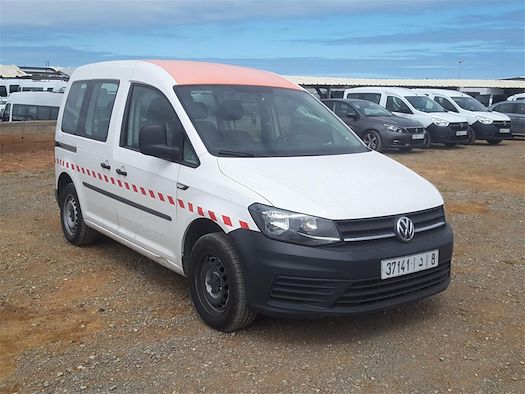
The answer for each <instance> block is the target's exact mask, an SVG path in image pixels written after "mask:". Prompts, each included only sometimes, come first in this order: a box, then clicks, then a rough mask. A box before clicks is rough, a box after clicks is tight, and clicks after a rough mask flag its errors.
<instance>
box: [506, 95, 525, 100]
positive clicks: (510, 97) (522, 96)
mask: <svg viewBox="0 0 525 394" xmlns="http://www.w3.org/2000/svg"><path fill="white" fill-rule="evenodd" d="M523 100H525V93H516V94H513V95H512V96H509V97H508V98H507V101H523Z"/></svg>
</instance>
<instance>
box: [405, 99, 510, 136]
mask: <svg viewBox="0 0 525 394" xmlns="http://www.w3.org/2000/svg"><path fill="white" fill-rule="evenodd" d="M415 90H416V91H417V92H419V93H422V94H425V95H427V96H428V97H430V98H431V99H432V100H434V101H435V102H437V103H438V104H440V105H441V106H442V107H443V108H445V109H446V110H447V111H450V112H454V113H457V114H460V115H462V116H464V117H465V118H466V119H467V121H468V124H469V126H470V128H471V129H470V130H469V137H470V138H469V143H471V144H472V143H474V141H476V139H478V140H487V142H488V143H489V144H491V145H497V144H499V143H500V142H501V141H502V140H507V139H512V134H511V132H510V130H511V129H510V126H511V120H510V118H509V117H508V116H507V115H505V114H500V113H498V112H492V111H490V110H489V109H487V108H486V107H485V106H484V105H483V104H481V103H480V102H479V101H478V100H476V99H475V98H473V97H472V96H469V95H468V94H466V93H461V92H458V91H456V90H445V89H415Z"/></svg>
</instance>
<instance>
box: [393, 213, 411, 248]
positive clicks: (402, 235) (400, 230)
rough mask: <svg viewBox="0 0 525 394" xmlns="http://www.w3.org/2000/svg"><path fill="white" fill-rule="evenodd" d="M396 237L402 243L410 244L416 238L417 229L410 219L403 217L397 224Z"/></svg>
mask: <svg viewBox="0 0 525 394" xmlns="http://www.w3.org/2000/svg"><path fill="white" fill-rule="evenodd" d="M395 230H396V235H397V238H398V239H399V240H400V241H403V242H408V241H410V240H412V238H414V233H415V228H414V223H412V220H410V218H407V217H406V216H401V217H400V218H399V219H397V222H396V228H395Z"/></svg>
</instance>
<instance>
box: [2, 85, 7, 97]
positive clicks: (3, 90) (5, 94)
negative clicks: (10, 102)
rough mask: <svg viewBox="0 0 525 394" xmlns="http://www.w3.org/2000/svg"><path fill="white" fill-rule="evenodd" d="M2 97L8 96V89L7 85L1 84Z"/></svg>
mask: <svg viewBox="0 0 525 394" xmlns="http://www.w3.org/2000/svg"><path fill="white" fill-rule="evenodd" d="M0 97H7V89H6V87H5V86H0Z"/></svg>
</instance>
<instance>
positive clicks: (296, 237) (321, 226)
mask: <svg viewBox="0 0 525 394" xmlns="http://www.w3.org/2000/svg"><path fill="white" fill-rule="evenodd" d="M248 210H249V211H250V214H251V215H252V218H253V220H254V221H255V223H256V224H257V227H259V229H260V230H261V232H262V233H263V234H264V235H266V236H267V237H268V238H272V239H275V240H278V241H283V242H290V243H296V244H301V245H307V246H319V245H327V244H333V243H338V242H341V241H342V239H341V234H340V233H339V231H338V230H337V227H336V226H335V223H334V222H333V221H331V220H328V219H322V218H318V217H314V216H308V215H303V214H300V213H295V212H290V211H285V210H283V209H279V208H274V207H269V206H267V205H263V204H252V205H250V207H249V208H248Z"/></svg>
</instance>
